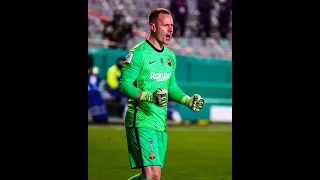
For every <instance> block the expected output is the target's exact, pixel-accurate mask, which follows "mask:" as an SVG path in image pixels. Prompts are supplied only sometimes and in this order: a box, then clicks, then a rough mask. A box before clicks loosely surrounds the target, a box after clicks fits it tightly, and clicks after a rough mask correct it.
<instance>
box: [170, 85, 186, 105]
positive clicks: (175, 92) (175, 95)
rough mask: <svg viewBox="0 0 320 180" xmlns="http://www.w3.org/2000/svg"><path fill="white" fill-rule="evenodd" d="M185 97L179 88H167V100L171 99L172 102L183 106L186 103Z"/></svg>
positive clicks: (175, 86)
mask: <svg viewBox="0 0 320 180" xmlns="http://www.w3.org/2000/svg"><path fill="white" fill-rule="evenodd" d="M186 97H189V96H187V95H186V94H185V93H184V92H183V91H182V90H181V88H180V87H179V86H177V85H174V86H170V88H169V98H170V99H172V100H173V101H175V102H177V103H179V104H183V105H184V103H185V102H186Z"/></svg>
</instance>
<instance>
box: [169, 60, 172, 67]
mask: <svg viewBox="0 0 320 180" xmlns="http://www.w3.org/2000/svg"><path fill="white" fill-rule="evenodd" d="M168 65H169V66H172V63H171V60H170V58H168Z"/></svg>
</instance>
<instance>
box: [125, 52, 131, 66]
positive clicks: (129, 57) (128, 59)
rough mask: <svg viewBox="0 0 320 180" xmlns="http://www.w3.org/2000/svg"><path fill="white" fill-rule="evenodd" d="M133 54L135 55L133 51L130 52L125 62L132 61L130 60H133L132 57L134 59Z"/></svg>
mask: <svg viewBox="0 0 320 180" xmlns="http://www.w3.org/2000/svg"><path fill="white" fill-rule="evenodd" d="M132 55H133V53H132V52H129V54H128V55H127V56H126V58H125V61H124V62H127V63H130V62H131V59H132Z"/></svg>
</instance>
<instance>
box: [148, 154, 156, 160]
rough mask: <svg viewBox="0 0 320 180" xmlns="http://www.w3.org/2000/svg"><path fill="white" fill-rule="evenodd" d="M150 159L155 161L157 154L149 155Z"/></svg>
mask: <svg viewBox="0 0 320 180" xmlns="http://www.w3.org/2000/svg"><path fill="white" fill-rule="evenodd" d="M149 158H150V159H151V160H154V159H155V158H156V154H155V153H154V152H151V153H150V154H149Z"/></svg>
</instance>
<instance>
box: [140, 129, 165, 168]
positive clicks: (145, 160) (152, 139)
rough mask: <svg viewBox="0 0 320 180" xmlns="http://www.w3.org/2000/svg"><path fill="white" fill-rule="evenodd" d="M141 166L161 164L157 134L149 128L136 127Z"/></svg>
mask: <svg viewBox="0 0 320 180" xmlns="http://www.w3.org/2000/svg"><path fill="white" fill-rule="evenodd" d="M138 137H139V142H140V148H141V157H142V164H143V166H161V155H160V153H159V144H158V134H157V131H156V130H154V129H151V128H138Z"/></svg>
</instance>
